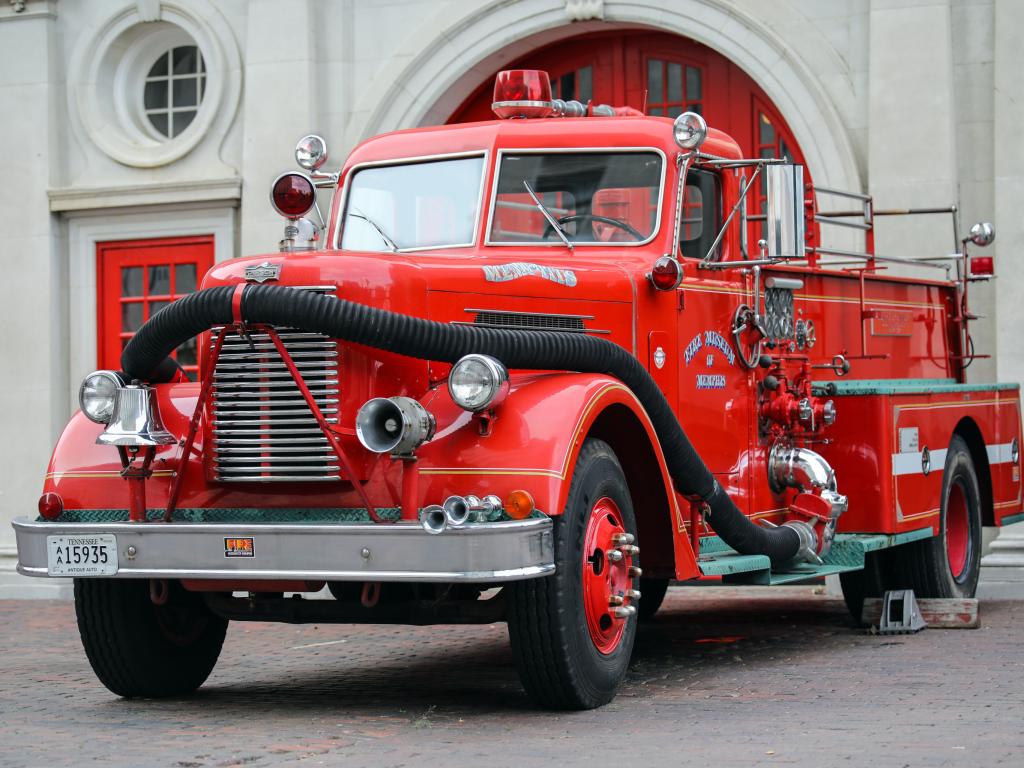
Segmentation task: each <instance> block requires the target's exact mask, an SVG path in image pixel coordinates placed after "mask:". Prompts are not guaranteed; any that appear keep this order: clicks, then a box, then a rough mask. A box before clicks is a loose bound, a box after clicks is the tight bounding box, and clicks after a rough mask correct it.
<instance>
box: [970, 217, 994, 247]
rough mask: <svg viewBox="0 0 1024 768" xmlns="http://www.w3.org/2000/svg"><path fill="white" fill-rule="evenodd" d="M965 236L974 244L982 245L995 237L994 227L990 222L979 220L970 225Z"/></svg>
mask: <svg viewBox="0 0 1024 768" xmlns="http://www.w3.org/2000/svg"><path fill="white" fill-rule="evenodd" d="M967 237H968V239H969V240H970V241H971V242H972V243H974V244H975V245H980V246H982V247H984V246H986V245H988V244H989V243H991V242H992V241H993V240H995V239H996V228H995V227H993V226H992V224H991V222H988V221H979V222H978V223H977V224H975V225H974V226H973V227H971V231H970V233H969V234H968V235H967Z"/></svg>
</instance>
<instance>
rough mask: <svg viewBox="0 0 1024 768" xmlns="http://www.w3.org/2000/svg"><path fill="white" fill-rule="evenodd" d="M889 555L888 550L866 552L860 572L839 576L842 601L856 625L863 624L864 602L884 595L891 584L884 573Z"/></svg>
mask: <svg viewBox="0 0 1024 768" xmlns="http://www.w3.org/2000/svg"><path fill="white" fill-rule="evenodd" d="M889 554H890V551H889V550H882V551H881V552H868V553H867V555H866V556H865V558H864V567H863V568H862V569H861V570H859V571H847V572H846V573H840V574H839V583H840V585H842V588H843V600H844V601H845V602H846V607H847V608H848V609H849V610H850V615H851V616H852V617H853V620H854V621H855V622H857V623H858V624H862V623H863V614H864V601H865V600H866V599H867V598H869V597H881V596H882V595H884V594H885V590H886V588H887V587H886V585H887V584H889V583H892V582H891V576H889V575H888V573H887V571H886V565H887V560H886V558H887V556H888V555H889Z"/></svg>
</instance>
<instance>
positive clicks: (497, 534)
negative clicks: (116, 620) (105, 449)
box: [14, 517, 555, 583]
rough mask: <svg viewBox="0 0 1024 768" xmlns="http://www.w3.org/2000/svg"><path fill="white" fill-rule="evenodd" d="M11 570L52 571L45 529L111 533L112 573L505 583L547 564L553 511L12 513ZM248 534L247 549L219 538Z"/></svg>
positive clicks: (544, 569) (550, 568)
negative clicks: (263, 516) (238, 553)
mask: <svg viewBox="0 0 1024 768" xmlns="http://www.w3.org/2000/svg"><path fill="white" fill-rule="evenodd" d="M14 530H15V534H16V536H17V542H18V572H19V573H22V574H24V575H26V576H49V575H50V573H49V568H48V563H47V537H48V536H68V535H96V534H112V535H114V536H115V537H116V541H117V563H118V569H117V572H116V573H114V574H112V575H110V576H102V577H96V578H127V579H130V578H147V579H272V580H293V579H295V580H309V581H313V580H317V581H318V580H325V581H422V582H481V583H487V582H503V581H518V580H521V579H530V578H535V577H538V576H545V575H547V574H550V573H553V572H554V570H555V564H554V543H553V539H552V530H551V520H550V519H549V518H531V519H527V520H512V521H505V522H495V523H477V524H469V525H465V526H462V527H459V528H449V529H448V530H446V531H445V532H444V533H442V534H429V533H427V532H426V531H424V530H423V528H422V527H421V526H420V525H419V524H418V523H395V524H391V525H387V524H366V523H354V524H302V523H291V524H288V523H284V524H277V523H187V522H174V523H123V522H118V523H113V522H108V523H51V522H38V521H36V520H30V519H29V518H24V517H19V518H17V519H15V521H14ZM240 538H251V539H252V542H251V545H252V556H251V557H228V556H227V555H226V554H225V552H226V543H225V539H240Z"/></svg>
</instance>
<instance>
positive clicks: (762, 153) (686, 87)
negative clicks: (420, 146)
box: [448, 31, 810, 240]
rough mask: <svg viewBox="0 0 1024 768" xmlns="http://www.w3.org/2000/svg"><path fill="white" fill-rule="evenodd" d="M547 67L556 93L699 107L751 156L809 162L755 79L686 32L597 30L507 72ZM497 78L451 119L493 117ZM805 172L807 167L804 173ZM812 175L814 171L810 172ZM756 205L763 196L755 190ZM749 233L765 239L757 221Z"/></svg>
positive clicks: (662, 108)
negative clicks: (492, 102) (686, 36)
mask: <svg viewBox="0 0 1024 768" xmlns="http://www.w3.org/2000/svg"><path fill="white" fill-rule="evenodd" d="M513 68H527V69H542V70H545V71H546V72H547V73H548V74H549V75H550V76H551V84H552V92H553V94H554V96H555V98H562V99H578V100H579V101H582V102H584V103H585V102H587V101H588V100H593V101H594V102H596V103H603V104H612V105H615V106H621V105H628V106H631V107H636V108H637V109H639V108H641V107H642V106H644V105H645V98H646V109H647V113H648V114H650V115H663V116H667V117H675V116H676V115H678V114H680V113H681V112H683V111H687V110H689V111H693V112H699V113H701V114H702V115H704V118H705V119H706V120H707V121H708V124H709V125H711V126H713V127H715V128H718V129H720V130H723V131H725V132H726V133H728V134H730V135H731V136H732V137H733V138H734V139H736V141H737V142H739V145H740V147H741V148H742V149H743V153H744V155H745V156H747V157H788V158H790V159H791V160H794V161H795V162H798V163H803V162H804V158H803V153H802V152H801V151H800V147H799V146H798V145H797V143H796V140H795V139H794V138H793V134H792V131H790V129H789V126H788V125H786V121H785V120H783V119H782V115H781V114H780V113H779V111H778V109H776V107H775V105H774V104H772V102H771V100H770V99H769V98H768V96H767V95H766V94H765V92H764V91H763V90H761V88H760V87H759V86H758V85H757V83H755V82H754V81H753V80H752V79H751V77H750V76H749V75H748V74H747V73H746V72H744V71H743V70H742V69H740V68H739V67H738V66H736V65H735V64H733V63H732V62H731V61H729V59H727V58H725V57H724V56H722V55H721V54H720V53H717V52H716V51H714V50H712V49H711V48H708V47H707V46H706V45H701V44H700V43H697V42H694V41H693V40H689V39H687V38H684V37H679V36H677V35H670V34H665V33H659V32H639V31H638V32H613V33H604V32H602V33H596V34H588V35H583V36H580V37H574V38H570V39H568V40H563V41H561V42H558V43H555V44H553V45H549V46H547V47H544V48H540V49H538V50H536V51H533V52H532V53H530V54H528V55H526V56H523V57H522V58H520V59H518V60H517V61H513V62H510V63H509V64H507V65H505V66H503V67H502V69H513ZM493 83H494V81H493V78H491V79H489V80H488V81H487V82H485V83H484V84H483V85H482V86H480V88H478V89H477V91H476V92H475V93H474V94H473V95H472V96H470V97H469V98H468V99H467V100H466V101H465V102H464V103H463V104H462V105H461V106H460V107H459V108H458V109H457V110H456V111H455V112H454V113H453V114H452V116H451V117H450V118H449V120H448V122H450V123H462V122H469V121H473V120H492V119H493V118H494V114H493V113H492V112H491V96H492V92H493V87H494V85H493ZM805 174H806V170H805ZM806 178H807V180H808V181H809V180H810V177H809V175H808V176H807V177H806ZM753 196H754V200H753V201H752V203H753V205H752V208H753V209H754V210H759V209H760V206H761V203H762V200H763V193H762V192H761V191H760V190H755V192H754V195H753ZM753 226H754V231H752V232H751V235H752V236H753V238H754V239H755V240H756V239H757V238H758V237H760V236H761V234H760V232H759V231H758V229H759V228H760V227H762V226H763V223H757V224H755V225H753Z"/></svg>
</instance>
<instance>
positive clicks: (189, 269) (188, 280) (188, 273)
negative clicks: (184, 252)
mask: <svg viewBox="0 0 1024 768" xmlns="http://www.w3.org/2000/svg"><path fill="white" fill-rule="evenodd" d="M195 289H196V265H195V264H178V265H176V266H175V267H174V293H175V295H178V296H180V295H182V294H184V293H192V292H193V291H194V290H195Z"/></svg>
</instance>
